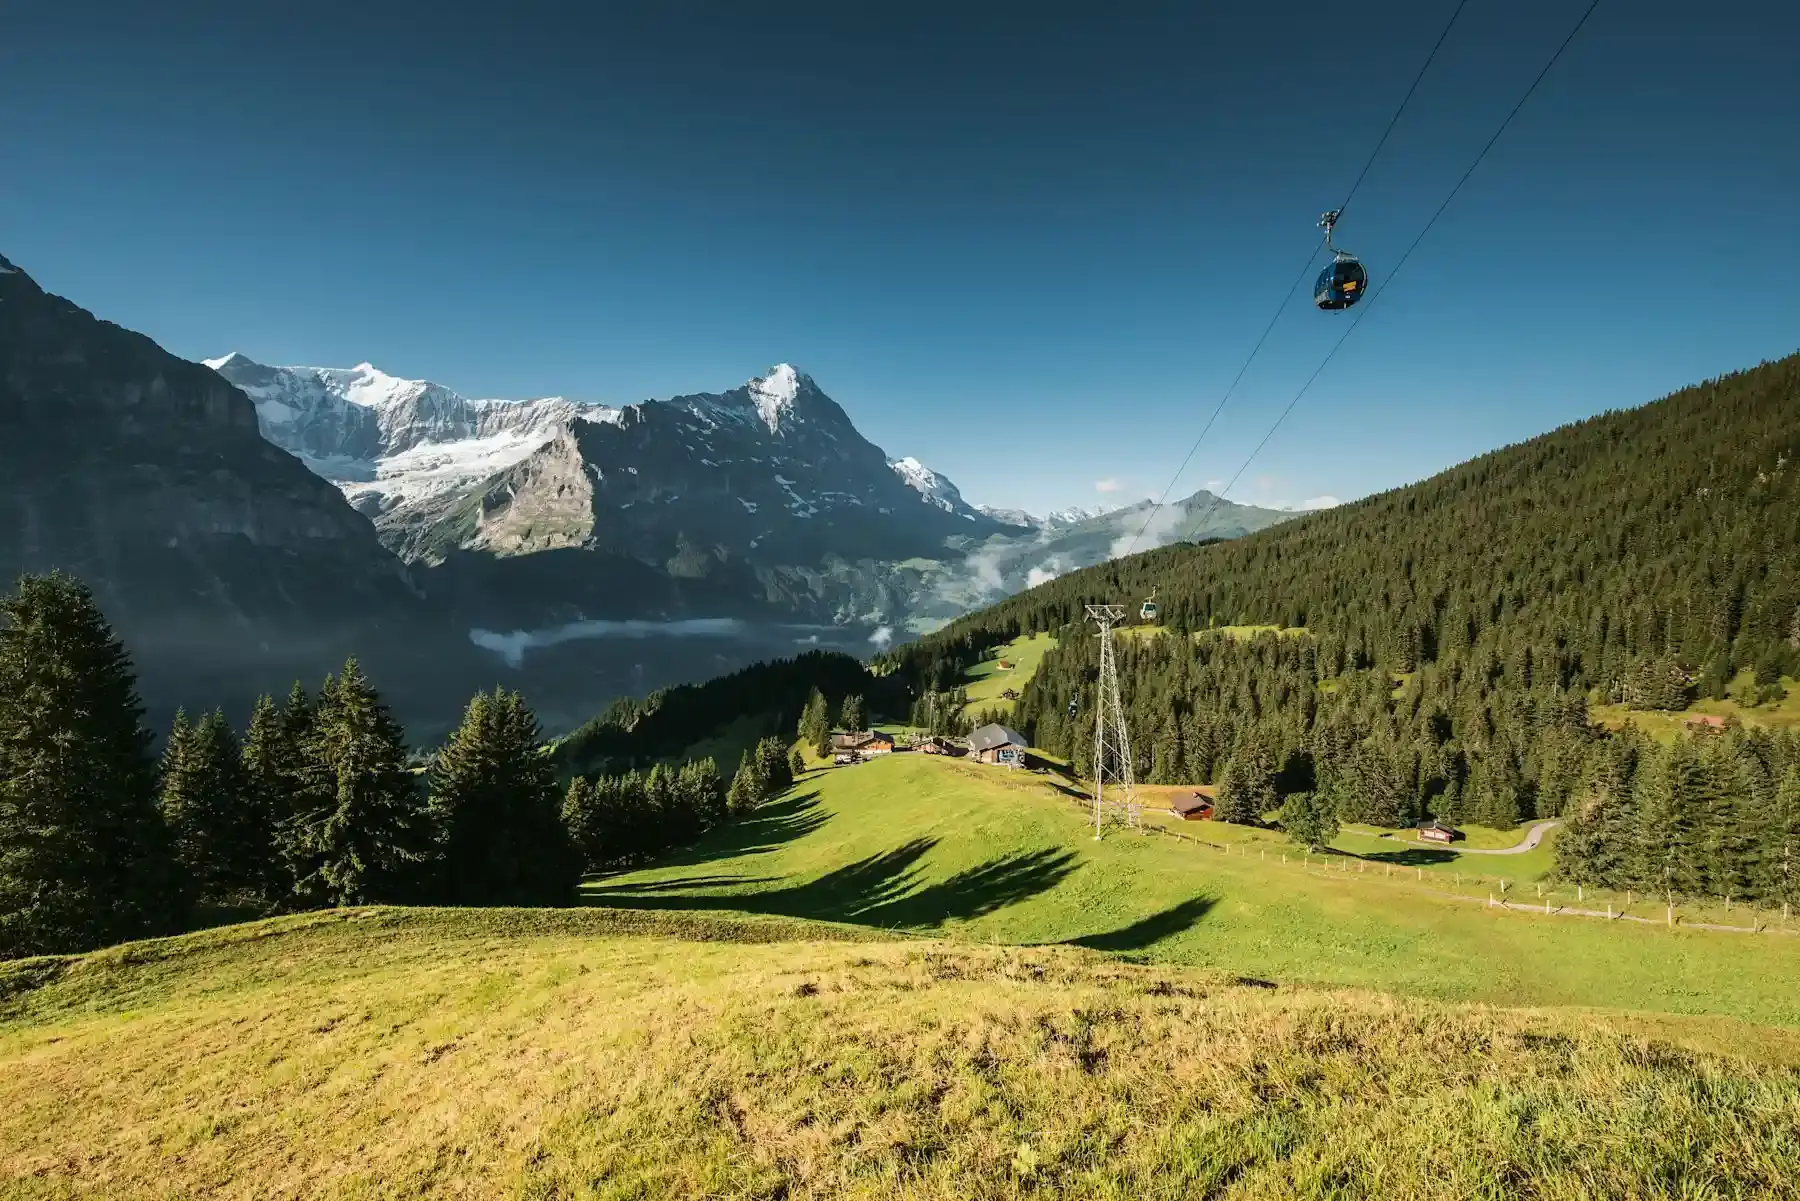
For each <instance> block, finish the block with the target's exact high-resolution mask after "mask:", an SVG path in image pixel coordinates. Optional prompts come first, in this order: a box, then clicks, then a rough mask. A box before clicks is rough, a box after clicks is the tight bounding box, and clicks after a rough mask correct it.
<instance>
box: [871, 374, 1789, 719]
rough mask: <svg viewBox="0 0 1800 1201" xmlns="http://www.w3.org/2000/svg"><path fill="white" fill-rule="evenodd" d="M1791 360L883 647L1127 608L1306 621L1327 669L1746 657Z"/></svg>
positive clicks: (1781, 475)
mask: <svg viewBox="0 0 1800 1201" xmlns="http://www.w3.org/2000/svg"><path fill="white" fill-rule="evenodd" d="M1796 452H1800V355H1796V356H1791V357H1789V358H1786V359H1782V360H1780V361H1778V362H1774V363H1766V364H1763V365H1762V366H1759V367H1756V368H1753V369H1751V370H1749V371H1743V372H1739V373H1736V374H1734V375H1729V376H1726V377H1723V378H1721V379H1718V380H1714V381H1710V382H1708V383H1705V384H1701V385H1699V386H1697V387H1692V388H1688V389H1684V390H1683V391H1681V392H1678V393H1676V394H1674V395H1672V396H1669V397H1667V398H1665V399H1663V400H1660V401H1657V402H1656V403H1654V404H1650V405H1647V406H1645V407H1643V408H1640V409H1634V410H1629V411H1625V412H1615V413H1607V414H1604V415H1602V416H1599V417H1595V418H1591V419H1589V420H1587V421H1582V422H1578V423H1575V424H1573V425H1569V426H1565V427H1563V428H1562V429H1559V430H1556V431H1554V432H1552V433H1549V434H1546V435H1544V436H1542V437H1539V438H1534V439H1532V440H1531V441H1529V442H1525V443H1522V444H1520V445H1517V446H1512V447H1508V448H1506V449H1504V450H1499V451H1495V452H1494V453H1492V454H1488V455H1483V456H1482V457H1480V458H1478V459H1474V460H1471V461H1470V462H1468V463H1465V464H1463V465H1461V466H1459V467H1455V468H1452V469H1451V470H1449V471H1446V472H1443V473H1442V474H1440V475H1437V476H1434V477H1432V478H1431V479H1428V480H1425V481H1423V482H1422V483H1419V484H1414V485H1411V486H1409V487H1405V488H1399V489H1396V490H1394V491H1392V492H1386V493H1382V494H1381V495H1378V496H1373V497H1370V498H1368V499H1366V500H1363V501H1360V502H1358V503H1356V504H1351V505H1345V506H1343V507H1341V508H1336V509H1331V510H1327V511H1325V512H1321V513H1315V514H1310V515H1308V516H1305V517H1302V518H1299V519H1296V520H1294V521H1291V522H1286V523H1283V524H1281V525H1279V526H1276V527H1275V528H1273V529H1270V530H1266V531H1263V532H1260V533H1257V534H1253V535H1251V536H1250V537H1247V538H1243V539H1241V540H1238V541H1235V542H1231V543H1226V544H1220V545H1212V546H1205V547H1192V546H1177V547H1168V548H1164V549H1162V550H1159V551H1155V552H1152V553H1149V554H1145V555H1139V556H1136V557H1134V558H1131V559H1128V560H1121V561H1118V562H1114V563H1108V564H1103V565H1100V566H1098V567H1095V568H1091V569H1089V570H1087V571H1082V572H1076V573H1072V574H1070V575H1067V576H1064V577H1062V578H1060V579H1057V580H1054V581H1052V582H1050V583H1048V584H1045V585H1043V586H1041V587H1039V588H1035V589H1032V590H1031V591H1029V592H1026V593H1023V594H1021V595H1019V596H1017V597H1013V598H1010V599H1008V600H1006V601H1003V602H1001V603H999V604H997V605H994V606H992V607H991V608H988V609H985V610H983V611H982V612H980V613H976V614H972V615H970V616H969V617H967V618H964V619H962V620H961V621H958V622H954V623H952V624H951V625H950V626H948V627H946V628H945V629H944V630H942V631H940V632H939V633H937V634H935V635H933V636H932V637H930V638H927V639H925V640H923V641H922V642H921V643H919V644H916V646H915V647H910V648H906V649H905V650H903V651H901V652H897V653H898V654H901V655H902V656H904V657H906V658H909V659H913V660H915V661H916V660H919V659H920V658H921V657H923V658H926V659H928V658H929V657H930V656H931V654H932V653H933V648H942V647H947V646H951V645H954V644H955V643H957V642H958V641H961V640H963V639H965V638H976V639H988V638H991V639H1001V638H1009V637H1012V636H1014V635H1015V634H1017V633H1019V632H1022V631H1024V630H1027V629H1055V628H1057V627H1059V626H1062V625H1064V624H1066V623H1068V622H1071V621H1079V620H1081V617H1082V606H1083V605H1084V604H1086V603H1088V602H1090V601H1099V600H1110V601H1118V602H1122V603H1131V604H1132V605H1133V608H1134V611H1135V604H1136V601H1137V600H1138V598H1140V597H1142V596H1146V595H1148V594H1149V591H1150V589H1151V588H1152V587H1156V588H1159V589H1160V592H1159V593H1158V597H1157V599H1158V603H1159V604H1160V605H1161V618H1162V622H1163V624H1164V625H1166V626H1168V627H1170V628H1172V629H1203V628H1205V627H1206V626H1207V625H1208V624H1209V623H1210V624H1221V625H1223V624H1247V623H1268V624H1276V625H1283V626H1306V627H1307V628H1308V629H1310V630H1311V631H1312V632H1313V633H1314V634H1315V635H1316V636H1317V637H1318V638H1319V640H1320V645H1321V648H1322V649H1325V650H1327V651H1328V657H1329V658H1331V659H1332V660H1333V661H1334V662H1335V661H1336V660H1337V659H1338V658H1339V657H1341V658H1342V659H1343V660H1344V661H1346V662H1352V663H1364V664H1366V663H1375V662H1380V663H1382V664H1384V665H1388V666H1391V667H1394V668H1395V669H1396V670H1400V671H1407V670H1411V669H1412V668H1413V667H1415V666H1417V665H1418V664H1419V663H1421V662H1423V663H1430V662H1433V661H1437V660H1441V659H1444V658H1454V657H1461V656H1463V655H1465V654H1467V653H1468V652H1469V651H1471V650H1472V649H1485V650H1488V651H1490V652H1491V651H1494V650H1496V649H1497V647H1498V645H1499V642H1500V641H1501V640H1502V634H1504V641H1505V642H1506V643H1507V644H1508V645H1521V646H1523V645H1530V646H1533V647H1534V648H1537V649H1538V650H1540V651H1542V652H1545V656H1544V658H1543V660H1542V661H1543V663H1544V665H1545V667H1546V668H1547V669H1548V671H1549V673H1550V674H1551V675H1554V676H1555V677H1557V678H1558V679H1559V680H1561V681H1562V682H1563V683H1564V684H1570V683H1574V682H1579V683H1580V684H1582V685H1584V686H1588V685H1602V686H1612V685H1614V684H1615V683H1617V681H1618V680H1619V679H1620V678H1621V677H1622V676H1623V674H1624V673H1625V672H1626V670H1627V668H1628V667H1629V665H1630V664H1631V662H1632V661H1633V660H1634V659H1635V658H1636V657H1640V656H1644V655H1660V654H1669V655H1672V656H1674V657H1676V658H1678V659H1679V660H1681V661H1682V662H1684V663H1686V664H1688V665H1690V666H1692V667H1694V668H1696V669H1699V668H1703V667H1705V666H1707V665H1708V664H1709V663H1713V662H1714V661H1721V662H1722V661H1730V662H1733V663H1737V664H1740V665H1745V666H1748V665H1750V664H1752V663H1753V661H1754V660H1755V659H1756V658H1757V657H1758V656H1759V655H1764V654H1768V653H1778V651H1779V648H1781V647H1782V646H1783V645H1784V644H1785V643H1787V642H1788V641H1790V640H1791V639H1793V638H1794V637H1795V635H1796V634H1800V630H1796V629H1795V621H1796V609H1797V608H1800V463H1797V462H1795V458H1796Z"/></svg>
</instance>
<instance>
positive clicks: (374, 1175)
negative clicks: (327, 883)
mask: <svg viewBox="0 0 1800 1201" xmlns="http://www.w3.org/2000/svg"><path fill="white" fill-rule="evenodd" d="M0 998H3V999H0V1194H4V1195H5V1196H8V1197H29V1198H75V1197H80V1198H101V1199H107V1198H192V1197H201V1196H205V1197H221V1198H273V1197H334V1198H335V1197H342V1198H426V1197H430V1198H445V1197H448V1198H482V1199H486V1198H532V1199H539V1201H543V1199H551V1198H570V1199H572V1198H604V1199H609V1201H615V1199H618V1201H622V1199H625V1198H631V1199H642V1201H648V1199H652V1198H686V1197H696V1198H698V1197H709V1198H732V1199H742V1201H751V1199H756V1201H774V1199H776V1198H783V1199H787V1201H811V1199H814V1198H821V1199H822V1198H865V1199H873V1198H901V1199H905V1201H924V1199H930V1201H950V1199H953V1198H954V1199H959V1201H960V1199H983V1201H985V1199H987V1198H1019V1197H1027V1196H1037V1197H1068V1198H1101V1199H1112V1201H1125V1199H1128V1198H1129V1199H1131V1201H1138V1199H1141V1198H1152V1199H1168V1201H1175V1199H1186V1198H1195V1197H1211V1198H1233V1199H1238V1201H1244V1199H1262V1198H1267V1199H1277V1198H1279V1199H1282V1201H1287V1199H1289V1198H1297V1199H1303V1201H1307V1199H1319V1201H1323V1199H1326V1198H1350V1197H1369V1198H1376V1197H1380V1198H1389V1197H1405V1198H1420V1199H1425V1201H1435V1199H1443V1201H1450V1199H1452V1198H1455V1199H1458V1201H1460V1199H1462V1198H1471V1197H1480V1198H1501V1197H1521V1196H1529V1197H1533V1198H1543V1199H1546V1201H1563V1199H1567V1201H1576V1199H1578V1198H1579V1199H1586V1198H1597V1197H1634V1198H1635V1197H1670V1198H1674V1197H1684V1198H1685V1197H1694V1198H1700V1197H1740V1196H1741V1197H1750V1196H1754V1197H1759V1198H1764V1197H1767V1198H1776V1199H1790V1201H1791V1199H1792V1198H1795V1197H1796V1196H1800V1186H1797V1185H1796V1183H1795V1182H1796V1180H1797V1179H1800V1137H1797V1136H1796V1133H1795V1132H1796V1131H1797V1130H1800V1067H1797V1066H1796V1065H1800V1035H1796V1034H1795V1033H1794V1032H1792V1031H1783V1030H1762V1031H1755V1032H1754V1037H1750V1036H1749V1035H1750V1034H1751V1032H1750V1031H1747V1030H1746V1029H1745V1028H1744V1027H1742V1026H1740V1025H1739V1024H1737V1023H1733V1022H1729V1021H1724V1020H1719V1019H1685V1020H1684V1019H1673V1018H1648V1017H1617V1016H1600V1015H1594V1014H1589V1013H1581V1012H1576V1011H1569V1010H1526V1009H1491V1008H1486V1007H1481V1006H1455V1005H1445V1004H1442V1003H1438V1002H1432V1001H1426V1000H1418V999H1405V998H1397V997H1393V996H1385V995H1381V994H1378V993H1371V992H1367V991H1362V990H1355V989H1338V990H1319V989H1311V988H1305V987H1296V986H1293V985H1292V984H1289V983H1287V982H1279V983H1275V982H1269V981H1263V980H1256V979H1249V978H1242V977H1239V976H1237V975H1234V974H1231V973H1222V972H1207V971H1198V970H1194V969H1187V968H1179V967H1168V966H1161V965H1134V964H1130V963H1125V962H1121V961H1120V960H1118V959H1117V958H1114V957H1111V956H1107V955H1104V954H1101V953H1099V952H1095V951H1091V950H1084V949H1081V948H1072V947H1046V948H999V947H981V946H975V945H970V944H967V943H950V942H938V941H926V940H910V939H899V940H895V939H893V938H883V937H882V936H879V935H875V934H874V933H873V932H867V931H858V930H856V929H853V928H843V927H833V926H823V925H818V924H815V923H808V922H795V921H784V920H766V919H765V920H751V919H744V918H737V919H732V918H725V917H721V916H720V915H717V914H672V913H656V914H647V913H641V912H631V911H620V910H604V909H590V910H585V911H582V910H536V911H532V910H507V909H500V910H404V909H370V910H348V911H336V912H329V913H322V914H309V915H304V916H300V917H295V918H283V919H276V920H273V921H268V922H261V923H254V924H251V925H246V926H239V927H232V928H230V929H227V930H220V931H209V932H205V933H202V934H196V935H187V936H184V937H182V938H176V939H167V940H161V941H157V942H151V943H139V944H132V945H129V946H126V947H120V948H115V949H113V950H110V951H104V952H99V953H96V954H93V955H87V956H78V957H69V958H66V959H53V960H31V961H25V962H23V963H18V964H13V965H9V966H7V967H4V968H0ZM1421 1138H1427V1139H1429V1142H1430V1154H1422V1153H1421V1151H1420V1147H1419V1141H1420V1139H1421Z"/></svg>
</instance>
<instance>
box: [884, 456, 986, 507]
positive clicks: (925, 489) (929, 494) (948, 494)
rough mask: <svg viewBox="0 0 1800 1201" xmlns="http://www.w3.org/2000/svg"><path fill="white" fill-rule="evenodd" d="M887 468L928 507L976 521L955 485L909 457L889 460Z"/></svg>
mask: <svg viewBox="0 0 1800 1201" xmlns="http://www.w3.org/2000/svg"><path fill="white" fill-rule="evenodd" d="M888 466H889V467H890V468H892V469H893V472H894V474H895V475H897V476H899V477H900V482H901V483H903V484H905V485H906V486H907V487H908V488H911V489H912V490H913V491H914V492H917V493H918V494H919V496H920V498H921V499H923V500H924V501H925V503H926V504H928V505H935V506H936V507H937V508H940V509H942V510H943V511H944V512H946V513H956V512H961V513H962V515H963V516H964V517H967V518H968V519H969V520H970V521H975V520H977V519H976V517H975V515H974V514H972V513H969V512H967V511H966V508H967V506H966V505H965V504H964V503H963V498H962V493H961V492H959V491H957V488H956V485H955V484H952V483H951V482H950V481H949V480H947V479H945V478H944V477H943V476H941V475H939V474H938V473H937V472H935V471H933V470H932V469H931V468H929V467H927V466H925V464H923V463H921V462H919V460H917V459H915V458H913V457H911V456H910V455H909V456H907V457H906V458H904V459H889V460H888Z"/></svg>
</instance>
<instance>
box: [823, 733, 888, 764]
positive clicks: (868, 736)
mask: <svg viewBox="0 0 1800 1201" xmlns="http://www.w3.org/2000/svg"><path fill="white" fill-rule="evenodd" d="M831 749H832V750H834V751H841V752H848V753H850V754H856V755H861V756H862V757H863V758H865V759H866V758H868V757H869V756H870V755H887V754H891V753H892V752H893V749H894V736H893V735H892V734H883V733H882V732H881V731H880V730H853V731H851V732H850V733H848V734H833V735H832V736H831Z"/></svg>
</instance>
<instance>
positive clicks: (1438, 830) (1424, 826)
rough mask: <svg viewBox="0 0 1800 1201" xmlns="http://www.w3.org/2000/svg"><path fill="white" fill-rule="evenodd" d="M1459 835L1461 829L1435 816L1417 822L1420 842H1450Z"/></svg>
mask: <svg viewBox="0 0 1800 1201" xmlns="http://www.w3.org/2000/svg"><path fill="white" fill-rule="evenodd" d="M1461 837H1462V831H1461V830H1458V829H1457V828H1456V827H1455V826H1452V825H1449V824H1448V823H1446V822H1441V821H1439V820H1438V819H1437V818H1435V817H1434V818H1432V819H1431V820H1430V821H1428V822H1420V823H1419V841H1420V842H1441V843H1452V842H1455V841H1456V840H1457V839H1459V838H1461Z"/></svg>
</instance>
